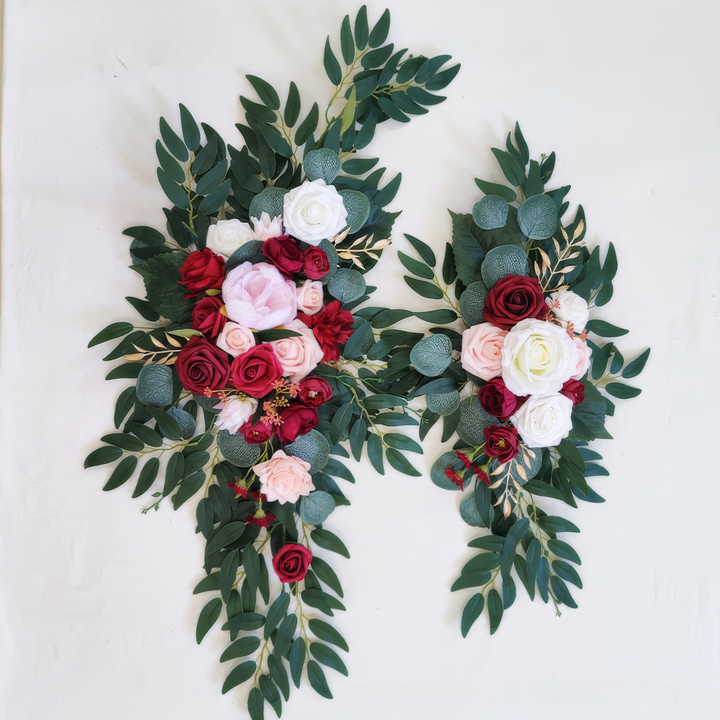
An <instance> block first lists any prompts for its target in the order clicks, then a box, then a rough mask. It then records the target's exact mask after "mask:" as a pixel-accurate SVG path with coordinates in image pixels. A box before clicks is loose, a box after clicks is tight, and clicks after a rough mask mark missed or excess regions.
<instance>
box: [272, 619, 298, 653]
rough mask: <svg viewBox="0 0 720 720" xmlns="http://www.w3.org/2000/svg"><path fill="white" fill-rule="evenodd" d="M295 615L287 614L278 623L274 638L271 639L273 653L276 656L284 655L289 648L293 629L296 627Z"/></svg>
mask: <svg viewBox="0 0 720 720" xmlns="http://www.w3.org/2000/svg"><path fill="white" fill-rule="evenodd" d="M297 622H298V619H297V615H288V616H287V617H285V619H284V620H283V621H282V622H281V623H280V627H279V628H278V631H277V633H276V634H275V639H274V641H273V654H274V655H276V656H277V657H284V656H285V653H286V651H287V650H288V649H289V648H290V643H292V639H293V635H294V634H295V629H296V628H297Z"/></svg>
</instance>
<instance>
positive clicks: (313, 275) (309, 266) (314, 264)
mask: <svg viewBox="0 0 720 720" xmlns="http://www.w3.org/2000/svg"><path fill="white" fill-rule="evenodd" d="M303 257H304V264H303V272H304V273H305V276H306V277H309V278H310V279H311V280H319V279H320V278H321V277H325V275H327V274H328V273H329V272H330V261H329V260H328V256H327V253H326V252H325V251H324V250H322V249H321V248H319V247H311V248H308V249H307V250H306V251H305V253H304V255H303Z"/></svg>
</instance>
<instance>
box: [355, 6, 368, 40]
mask: <svg viewBox="0 0 720 720" xmlns="http://www.w3.org/2000/svg"><path fill="white" fill-rule="evenodd" d="M368 34H369V28H368V19H367V7H366V6H365V5H363V6H362V7H361V8H360V10H358V14H357V17H356V18H355V45H356V46H357V49H358V50H364V49H365V46H366V45H367V41H368Z"/></svg>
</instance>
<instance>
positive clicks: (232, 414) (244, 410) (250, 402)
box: [215, 395, 258, 434]
mask: <svg viewBox="0 0 720 720" xmlns="http://www.w3.org/2000/svg"><path fill="white" fill-rule="evenodd" d="M257 406H258V401H257V400H256V399H255V398H253V397H239V396H237V395H236V396H234V397H231V398H230V399H229V400H226V401H225V402H220V403H218V404H217V405H215V409H216V410H220V412H219V413H218V416H217V418H216V419H215V427H216V428H218V429H219V430H227V431H228V432H229V433H233V434H234V433H236V432H237V431H238V430H239V429H240V426H241V425H243V424H244V423H246V422H247V421H248V420H249V419H250V418H251V417H252V416H253V413H254V412H255V411H256V410H257Z"/></svg>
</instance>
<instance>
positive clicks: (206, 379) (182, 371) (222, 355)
mask: <svg viewBox="0 0 720 720" xmlns="http://www.w3.org/2000/svg"><path fill="white" fill-rule="evenodd" d="M175 369H176V370H177V374H178V377H179V378H180V382H181V383H182V386H183V387H184V388H185V389H186V390H189V391H190V392H191V393H194V394H196V395H203V394H204V393H205V389H206V388H209V389H210V390H222V389H223V388H224V387H225V386H226V385H227V384H228V379H229V378H230V363H229V362H228V354H227V353H226V352H225V351H224V350H221V349H220V348H219V347H217V346H216V345H213V344H212V343H210V342H208V341H207V340H205V338H199V337H197V336H195V337H192V338H190V340H189V341H188V342H187V343H185V345H184V346H183V349H182V350H181V351H180V352H179V353H178V356H177V360H176V361H175Z"/></svg>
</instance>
